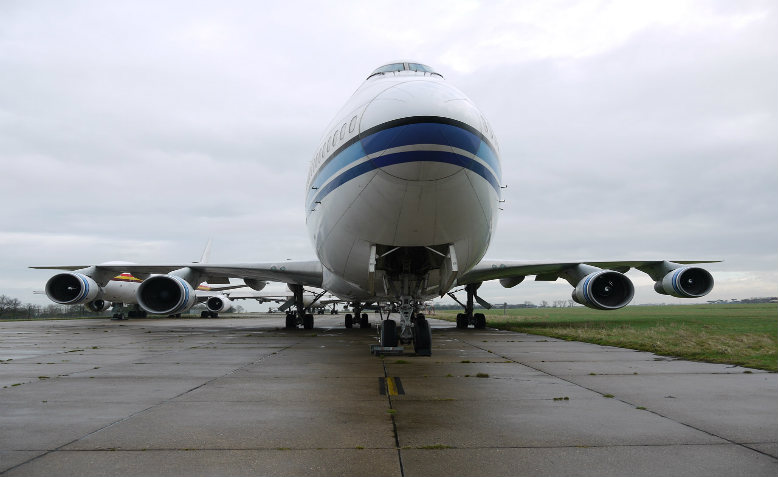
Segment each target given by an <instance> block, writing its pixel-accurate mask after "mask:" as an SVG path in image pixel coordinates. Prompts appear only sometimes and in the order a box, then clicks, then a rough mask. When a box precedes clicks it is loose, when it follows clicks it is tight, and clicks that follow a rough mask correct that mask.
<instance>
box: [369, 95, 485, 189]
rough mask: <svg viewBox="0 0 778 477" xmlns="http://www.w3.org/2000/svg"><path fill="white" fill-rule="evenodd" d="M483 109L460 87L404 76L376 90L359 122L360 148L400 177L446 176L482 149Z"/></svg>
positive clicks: (379, 164) (422, 178)
mask: <svg viewBox="0 0 778 477" xmlns="http://www.w3.org/2000/svg"><path fill="white" fill-rule="evenodd" d="M483 124H485V120H484V119H483V117H482V115H481V113H480V112H479V111H478V109H477V108H476V107H475V106H474V105H473V103H472V102H471V101H470V100H469V99H468V98H467V97H466V96H465V95H464V94H463V93H462V92H460V91H459V90H457V89H456V88H454V87H452V86H449V85H447V84H446V83H444V82H437V81H429V80H427V81H419V80H416V81H407V82H403V83H400V84H397V85H395V86H393V87H391V88H388V89H386V90H385V91H383V92H381V93H380V94H378V95H377V96H376V97H375V98H374V99H373V100H372V101H371V102H370V104H369V105H368V106H367V108H366V109H365V111H364V113H363V115H362V119H361V121H360V138H361V143H362V147H363V148H364V150H365V152H366V153H367V154H369V155H370V157H371V159H370V160H371V161H372V162H373V164H374V165H375V167H376V168H380V169H381V170H383V171H384V172H386V173H388V174H390V175H392V176H395V177H397V178H399V179H404V180H411V181H430V180H438V179H443V178H445V177H449V176H451V175H453V174H456V173H457V172H459V171H461V170H462V169H463V168H465V167H467V166H468V164H469V163H470V162H472V160H473V157H475V156H477V155H478V154H479V150H481V149H482V147H483V145H482V142H483V141H482V134H481V130H482V127H483V126H482V125H483Z"/></svg>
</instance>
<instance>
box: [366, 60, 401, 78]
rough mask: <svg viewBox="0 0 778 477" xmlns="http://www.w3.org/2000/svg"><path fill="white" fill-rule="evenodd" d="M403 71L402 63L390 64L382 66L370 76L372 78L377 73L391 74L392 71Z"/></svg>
mask: <svg viewBox="0 0 778 477" xmlns="http://www.w3.org/2000/svg"><path fill="white" fill-rule="evenodd" d="M404 69H405V64H404V63H392V64H390V65H384V66H382V67H380V68H378V69H376V70H375V71H373V73H372V74H371V75H370V76H373V75H375V74H378V73H391V72H393V71H402V70H404Z"/></svg>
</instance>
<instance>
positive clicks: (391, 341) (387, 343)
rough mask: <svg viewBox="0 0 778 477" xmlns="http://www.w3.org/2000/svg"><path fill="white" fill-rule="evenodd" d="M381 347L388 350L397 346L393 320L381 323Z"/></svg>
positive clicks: (395, 325)
mask: <svg viewBox="0 0 778 477" xmlns="http://www.w3.org/2000/svg"><path fill="white" fill-rule="evenodd" d="M381 346H383V347H388V348H394V347H395V346H397V323H395V322H394V320H384V321H382V322H381Z"/></svg>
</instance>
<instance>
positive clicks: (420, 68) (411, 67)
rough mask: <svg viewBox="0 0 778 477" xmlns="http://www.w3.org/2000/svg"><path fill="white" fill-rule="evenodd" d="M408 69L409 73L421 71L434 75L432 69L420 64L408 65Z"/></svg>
mask: <svg viewBox="0 0 778 477" xmlns="http://www.w3.org/2000/svg"><path fill="white" fill-rule="evenodd" d="M408 69H409V70H411V71H423V72H425V73H434V71H432V68H430V67H429V66H427V65H422V64H421V63H408Z"/></svg>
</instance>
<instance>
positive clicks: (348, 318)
mask: <svg viewBox="0 0 778 477" xmlns="http://www.w3.org/2000/svg"><path fill="white" fill-rule="evenodd" d="M352 326H354V320H353V318H352V317H351V313H346V328H351V327H352Z"/></svg>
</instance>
